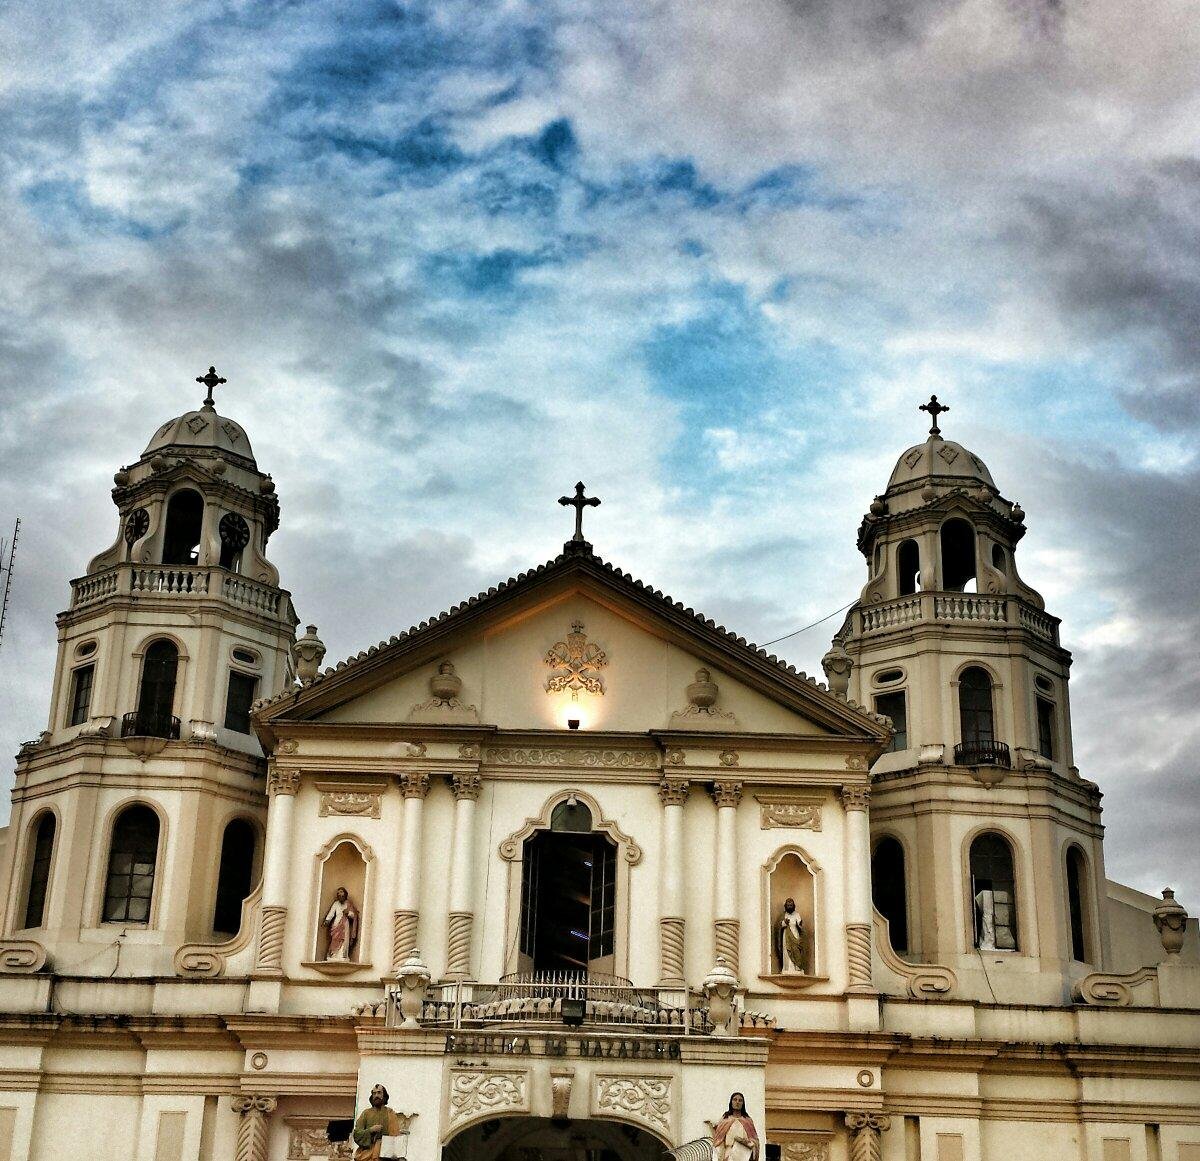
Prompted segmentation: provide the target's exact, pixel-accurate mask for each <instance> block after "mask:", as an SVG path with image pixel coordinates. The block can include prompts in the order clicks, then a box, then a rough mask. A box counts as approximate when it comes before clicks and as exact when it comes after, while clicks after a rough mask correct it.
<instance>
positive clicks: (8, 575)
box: [0, 516, 21, 647]
mask: <svg viewBox="0 0 1200 1161" xmlns="http://www.w3.org/2000/svg"><path fill="white" fill-rule="evenodd" d="M20 535H21V517H20V516H18V517H17V522H16V524H14V525H13V534H12V541H11V543H9V544H8V545H5V543H4V542H3V541H2V540H0V573H3V574H4V596H3V598H2V599H0V647H3V645H4V622H5V620H6V619H7V618H8V597H9V593H10V592H11V591H12V574H13V560H14V559H15V558H16V555H17V540H18V538H19V537H20ZM6 552H7V554H8V561H7V563H6V562H5V559H4V557H5V553H6Z"/></svg>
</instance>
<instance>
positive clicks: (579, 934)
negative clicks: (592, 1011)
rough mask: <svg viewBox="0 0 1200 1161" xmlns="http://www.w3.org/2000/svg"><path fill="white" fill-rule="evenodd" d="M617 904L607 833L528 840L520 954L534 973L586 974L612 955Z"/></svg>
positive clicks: (543, 834)
mask: <svg viewBox="0 0 1200 1161" xmlns="http://www.w3.org/2000/svg"><path fill="white" fill-rule="evenodd" d="M583 809H584V810H587V807H584V808H583ZM589 815H590V811H589ZM616 903H617V848H616V845H615V844H614V843H612V842H611V841H610V840H609V839H608V837H607V836H606V835H603V834H597V833H595V832H588V833H579V832H575V831H567V830H560V831H554V830H543V831H538V833H537V834H535V835H534V836H533V837H532V838H530V839H528V840H527V841H526V843H525V854H524V862H523V866H522V879H521V935H520V950H521V953H522V954H523V955H526V956H528V957H529V958H530V959H531V960H532V967H533V970H534V971H535V972H550V971H568V972H586V971H587V970H588V968H589V965H590V964H591V963H593V962H594V961H596V960H599V959H603V958H605V957H606V956H611V955H612V954H613V949H614V940H615V930H616Z"/></svg>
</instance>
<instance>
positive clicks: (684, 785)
mask: <svg viewBox="0 0 1200 1161" xmlns="http://www.w3.org/2000/svg"><path fill="white" fill-rule="evenodd" d="M690 790H691V783H690V782H689V781H688V780H687V779H686V778H670V777H667V778H663V779H661V780H660V781H659V783H658V800H659V802H661V803H662V804H663V806H682V805H683V804H684V803H685V802H686V801H687V797H688V792H689V791H690Z"/></svg>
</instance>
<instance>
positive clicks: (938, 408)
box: [918, 395, 950, 435]
mask: <svg viewBox="0 0 1200 1161" xmlns="http://www.w3.org/2000/svg"><path fill="white" fill-rule="evenodd" d="M918 410H919V411H928V412H929V418H930V419H932V420H933V426H932V427H931V428H930V429H929V434H930V435H941V434H942V429H941V428H940V427H938V416H939V415H941V414H942V412H943V411H949V410H950V408H949V406H948V405H946V404H944V403H939V402H938V397H937V396H936V395H931V396H930V397H929V402H928V403H922V404H921V406H920V407H919V408H918Z"/></svg>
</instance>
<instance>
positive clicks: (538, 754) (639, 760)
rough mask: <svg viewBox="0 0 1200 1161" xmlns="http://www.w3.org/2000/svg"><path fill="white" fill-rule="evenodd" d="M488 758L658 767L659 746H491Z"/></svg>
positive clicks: (526, 763)
mask: <svg viewBox="0 0 1200 1161" xmlns="http://www.w3.org/2000/svg"><path fill="white" fill-rule="evenodd" d="M485 757H486V761H488V762H490V763H492V764H494V765H496V766H580V767H585V768H592V767H600V768H602V769H605V770H627V769H636V770H657V769H658V751H657V750H584V749H579V750H576V749H573V748H571V747H567V746H563V747H557V748H556V747H549V746H540V747H529V748H525V747H520V746H489V747H488V748H487V750H486V751H485Z"/></svg>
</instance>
